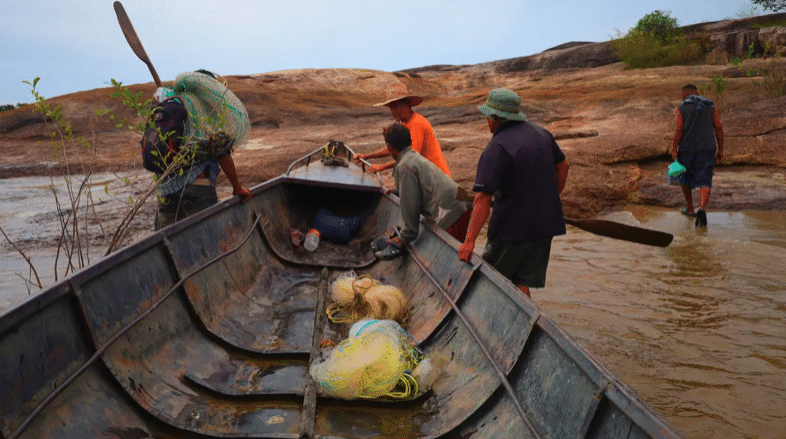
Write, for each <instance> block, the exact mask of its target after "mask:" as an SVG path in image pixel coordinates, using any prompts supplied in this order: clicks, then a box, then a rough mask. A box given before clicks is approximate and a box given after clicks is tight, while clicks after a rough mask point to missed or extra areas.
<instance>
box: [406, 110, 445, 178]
mask: <svg viewBox="0 0 786 439" xmlns="http://www.w3.org/2000/svg"><path fill="white" fill-rule="evenodd" d="M402 124H403V125H404V126H406V127H407V128H409V133H410V136H412V149H414V150H415V151H417V152H418V153H419V154H420V155H422V156H423V157H425V158H427V159H428V160H429V161H431V162H432V163H434V164H435V165H437V167H438V168H439V169H442V171H443V172H444V173H445V174H447V175H448V176H449V177H452V175H451V174H450V169H448V162H447V160H445V156H444V155H443V154H442V148H441V147H440V146H439V141H438V140H437V136H436V134H434V128H432V127H431V124H430V123H429V122H428V120H426V118H425V117H423V116H421V115H420V114H418V113H412V117H410V118H409V120H408V121H406V122H402Z"/></svg>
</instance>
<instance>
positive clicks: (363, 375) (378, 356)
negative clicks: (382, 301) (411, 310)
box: [309, 319, 422, 399]
mask: <svg viewBox="0 0 786 439" xmlns="http://www.w3.org/2000/svg"><path fill="white" fill-rule="evenodd" d="M421 356H422V353H421V352H420V350H419V349H418V347H417V344H416V343H415V341H414V340H413V339H412V336H410V335H409V334H408V333H407V332H406V331H404V329H402V328H401V326H400V325H399V324H398V323H396V322H394V321H392V320H369V319H364V320H361V321H359V322H357V323H355V324H354V325H353V326H352V328H351V329H350V331H349V338H347V339H346V340H344V341H342V342H341V343H339V344H338V345H337V346H336V347H335V349H334V350H333V351H332V352H331V353H330V354H329V355H328V356H327V357H326V358H325V359H324V360H322V361H318V362H316V363H314V364H313V365H312V366H311V368H310V370H309V373H310V374H311V376H312V377H313V378H314V381H315V382H316V383H317V386H318V388H319V391H320V393H322V394H323V395H327V396H331V397H334V398H340V399H371V398H379V397H389V398H398V399H400V398H411V397H413V396H415V395H417V393H418V383H417V381H416V380H415V378H413V377H412V375H411V373H410V371H411V370H413V369H414V368H415V367H416V366H417V364H418V361H419V360H420V358H421Z"/></svg>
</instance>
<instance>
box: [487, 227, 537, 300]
mask: <svg viewBox="0 0 786 439" xmlns="http://www.w3.org/2000/svg"><path fill="white" fill-rule="evenodd" d="M550 253H551V238H546V239H543V240H540V241H537V242H525V241H520V242H505V241H502V240H498V239H489V240H488V242H487V243H486V249H485V250H484V252H483V259H484V260H485V261H486V262H488V263H489V264H491V266H493V267H494V268H495V269H496V270H497V271H499V272H500V273H502V275H503V276H505V277H507V278H508V279H510V280H511V281H513V283H514V284H515V285H523V286H525V287H530V288H543V287H545V286H546V269H547V268H548V266H549V254H550Z"/></svg>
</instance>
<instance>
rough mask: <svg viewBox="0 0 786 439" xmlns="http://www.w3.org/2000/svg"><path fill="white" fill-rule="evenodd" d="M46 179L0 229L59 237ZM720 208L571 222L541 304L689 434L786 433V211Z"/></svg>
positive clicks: (6, 295)
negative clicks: (662, 242)
mask: <svg viewBox="0 0 786 439" xmlns="http://www.w3.org/2000/svg"><path fill="white" fill-rule="evenodd" d="M100 178H106V181H108V182H110V184H116V183H112V182H113V181H116V180H117V179H116V178H112V177H111V176H105V177H98V179H99V180H100ZM48 183H49V179H42V178H31V179H9V180H0V225H1V226H2V227H3V228H4V229H5V230H6V232H7V233H8V234H9V235H10V236H11V237H12V238H14V237H21V238H22V239H29V238H30V237H35V236H36V235H38V234H46V233H49V232H51V231H48V230H46V229H47V228H50V227H52V225H51V224H50V225H46V222H45V221H42V219H43V218H45V217H46V216H47V213H48V212H49V213H51V212H52V210H53V206H52V204H53V203H50V204H47V201H46V200H49V199H51V198H52V196H51V191H49V192H48V194H47V192H46V191H47V190H46V189H45V188H44V189H41V188H42V187H45V186H46V185H47V184H48ZM110 201H111V200H110ZM708 216H709V227H707V229H698V230H697V229H695V228H694V226H693V220H692V219H690V218H687V217H684V216H682V215H680V214H679V213H678V212H676V211H674V210H667V209H662V208H652V207H642V206H628V207H627V208H626V209H625V210H624V211H621V212H616V213H614V214H611V215H608V216H606V217H605V219H611V220H614V221H618V222H622V223H626V224H631V225H639V226H642V227H646V228H651V229H657V230H662V231H665V232H669V233H672V234H673V235H674V236H675V239H674V242H673V243H672V244H671V245H670V246H669V247H668V248H658V247H649V246H645V245H639V244H632V243H628V242H624V241H618V240H614V239H609V238H603V237H599V236H596V235H592V234H590V233H587V232H584V231H582V230H579V229H576V228H573V227H568V234H567V235H565V236H561V237H558V238H556V239H555V240H554V244H553V246H552V256H551V263H550V265H549V273H548V280H547V284H546V288H544V289H539V290H533V299H534V300H535V302H536V303H537V304H538V305H539V306H540V307H541V309H542V310H543V311H544V312H545V313H546V314H548V315H550V316H551V317H553V318H554V319H555V320H556V321H557V323H559V324H560V325H561V326H562V327H563V328H565V330H566V331H567V332H568V333H569V334H571V336H573V337H574V338H575V339H576V340H577V341H578V342H579V343H580V344H581V345H582V346H584V347H585V348H586V349H587V350H588V351H589V352H590V353H591V354H592V355H594V356H595V357H596V358H597V359H598V360H600V362H601V363H602V364H603V365H604V366H605V367H606V368H607V369H608V370H609V371H610V372H611V373H612V374H614V375H616V376H618V377H619V378H620V379H621V380H622V381H623V382H624V383H626V384H627V385H628V386H629V387H631V388H632V389H633V390H634V391H635V392H636V393H637V394H638V395H639V396H640V397H641V398H642V399H643V400H644V401H645V402H646V403H648V404H649V405H650V406H652V407H653V408H654V409H655V411H656V412H658V413H659V414H660V415H661V416H662V417H663V418H665V419H666V420H667V421H668V422H670V423H671V424H672V425H673V426H674V427H675V428H676V429H677V430H679V431H681V432H682V433H683V434H684V435H685V436H686V437H688V438H724V439H725V438H773V439H775V438H786V212H761V211H743V212H715V211H711V212H710V213H709V215H708ZM0 239H2V237H1V236H0ZM478 247H479V248H480V247H482V246H481V245H480V243H479V245H478ZM52 252H53V250H52V249H51V247H50V248H37V249H35V250H30V251H29V256H32V257H33V260H34V262H36V263H37V265H38V266H39V267H49V268H48V270H47V269H41V268H39V271H40V273H39V274H41V275H42V278H43V280H44V282H45V283H47V282H49V283H51V282H52V281H53V277H54V276H53V274H52V269H51V267H52V256H51V255H52ZM92 254H93V258H92V259H93V262H95V260H98V258H99V257H100V255H101V252H96V251H94V252H93V253H92ZM22 277H28V269H27V268H26V264H25V263H24V261H23V260H21V258H20V257H19V256H18V255H17V254H16V253H15V252H14V251H13V250H10V249H9V248H8V247H7V246H6V245H5V242H3V245H2V246H0V312H4V311H6V310H8V309H10V308H12V307H13V306H14V305H16V304H18V303H21V302H22V301H24V300H26V299H27V298H28V297H30V295H29V294H28V291H27V289H26V287H25V284H24V282H23V280H22ZM32 294H35V293H34V292H33V293H32Z"/></svg>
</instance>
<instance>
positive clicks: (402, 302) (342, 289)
mask: <svg viewBox="0 0 786 439" xmlns="http://www.w3.org/2000/svg"><path fill="white" fill-rule="evenodd" d="M330 292H331V297H332V299H333V301H334V303H332V304H331V305H330V306H329V307H328V309H327V315H328V317H329V318H330V320H331V321H332V322H333V323H355V322H357V321H358V320H360V319H364V318H369V319H379V320H395V321H397V322H400V323H403V322H404V321H405V320H406V319H407V317H409V303H407V300H406V298H404V294H403V293H402V292H401V290H400V289H399V288H397V287H395V286H392V285H381V284H380V283H379V282H377V280H376V279H373V278H372V277H371V276H369V275H361V276H357V275H356V274H355V272H354V271H349V272H346V273H342V274H341V275H340V276H339V277H338V278H337V279H336V280H335V281H333V283H332V284H331V288H330Z"/></svg>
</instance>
